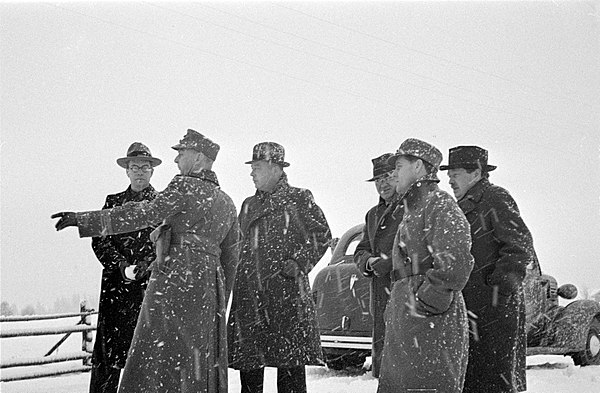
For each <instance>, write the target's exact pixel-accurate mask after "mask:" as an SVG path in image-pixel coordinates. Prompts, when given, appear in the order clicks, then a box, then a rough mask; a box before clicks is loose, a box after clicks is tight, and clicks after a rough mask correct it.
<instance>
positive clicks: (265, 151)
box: [245, 142, 290, 167]
mask: <svg viewBox="0 0 600 393" xmlns="http://www.w3.org/2000/svg"><path fill="white" fill-rule="evenodd" d="M256 161H267V162H270V163H272V164H277V165H280V166H282V167H288V166H290V164H289V163H287V162H285V149H284V148H283V146H281V145H280V144H279V143H276V142H260V143H257V144H256V145H254V148H253V149H252V159H251V160H250V161H246V162H245V163H246V164H252V163H253V162H256Z"/></svg>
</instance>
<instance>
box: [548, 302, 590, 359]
mask: <svg viewBox="0 0 600 393" xmlns="http://www.w3.org/2000/svg"><path fill="white" fill-rule="evenodd" d="M596 316H600V303H598V302H596V301H594V300H588V299H584V300H576V301H574V302H571V303H569V304H568V305H567V306H565V307H564V308H563V309H561V310H560V311H559V312H558V313H557V314H556V315H555V317H554V320H553V323H552V333H551V335H550V337H552V340H551V346H552V347H563V348H572V349H573V352H577V351H582V350H584V349H585V343H586V340H587V334H588V329H589V327H590V324H591V323H592V320H593V319H594V318H595V317H596Z"/></svg>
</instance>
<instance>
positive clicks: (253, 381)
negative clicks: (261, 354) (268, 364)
mask: <svg viewBox="0 0 600 393" xmlns="http://www.w3.org/2000/svg"><path fill="white" fill-rule="evenodd" d="M264 377H265V369H264V367H263V368H256V369H254V370H244V371H242V370H240V381H241V385H242V391H241V392H242V393H262V391H263V381H264Z"/></svg>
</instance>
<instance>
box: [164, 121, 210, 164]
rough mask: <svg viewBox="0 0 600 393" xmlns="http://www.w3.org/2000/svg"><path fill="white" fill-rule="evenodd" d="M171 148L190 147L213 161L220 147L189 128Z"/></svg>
mask: <svg viewBox="0 0 600 393" xmlns="http://www.w3.org/2000/svg"><path fill="white" fill-rule="evenodd" d="M171 148H172V149H175V150H182V149H192V150H195V151H197V152H200V153H202V154H204V155H205V156H206V157H208V158H210V159H211V160H213V161H214V160H216V159H217V154H218V153H219V149H221V147H220V146H219V145H218V144H216V143H215V142H213V141H211V140H210V139H209V138H207V137H205V136H204V135H202V134H201V133H199V132H198V131H195V130H192V129H191V128H190V129H188V130H187V133H186V134H185V135H184V136H183V138H182V139H181V140H180V141H179V143H178V144H176V145H175V146H171Z"/></svg>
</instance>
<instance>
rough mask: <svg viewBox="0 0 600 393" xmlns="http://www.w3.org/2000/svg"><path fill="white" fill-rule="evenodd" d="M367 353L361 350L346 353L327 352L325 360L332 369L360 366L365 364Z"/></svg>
mask: <svg viewBox="0 0 600 393" xmlns="http://www.w3.org/2000/svg"><path fill="white" fill-rule="evenodd" d="M366 359H367V353H365V352H361V351H348V352H347V353H344V354H336V355H333V354H327V355H326V359H325V362H326V363H327V367H329V368H330V369H332V370H345V369H347V368H360V367H362V366H363V364H365V360H366Z"/></svg>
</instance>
